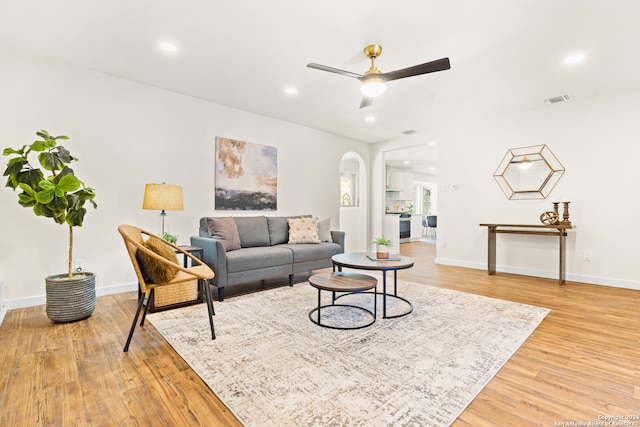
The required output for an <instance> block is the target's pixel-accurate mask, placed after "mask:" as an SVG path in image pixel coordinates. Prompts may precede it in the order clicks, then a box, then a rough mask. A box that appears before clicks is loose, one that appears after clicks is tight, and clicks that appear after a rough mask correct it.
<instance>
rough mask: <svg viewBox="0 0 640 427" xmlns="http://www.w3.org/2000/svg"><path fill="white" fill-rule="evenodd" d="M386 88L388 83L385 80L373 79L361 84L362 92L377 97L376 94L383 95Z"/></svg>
mask: <svg viewBox="0 0 640 427" xmlns="http://www.w3.org/2000/svg"><path fill="white" fill-rule="evenodd" d="M386 88H387V85H385V84H384V82H382V81H380V80H377V79H372V80H368V81H364V82H363V83H362V86H360V92H362V94H363V95H364V96H368V97H370V98H375V97H376V96H380V95H382V92H384V90H385V89H386Z"/></svg>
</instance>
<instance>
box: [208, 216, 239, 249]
mask: <svg viewBox="0 0 640 427" xmlns="http://www.w3.org/2000/svg"><path fill="white" fill-rule="evenodd" d="M207 224H208V226H209V235H210V236H211V237H213V238H214V239H217V240H220V242H221V243H222V245H223V246H224V249H225V251H227V252H229V251H234V250H236V249H240V235H239V234H238V226H237V225H236V222H235V221H234V220H233V218H232V217H230V216H229V217H226V218H207Z"/></svg>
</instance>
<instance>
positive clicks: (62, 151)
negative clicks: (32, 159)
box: [53, 146, 78, 163]
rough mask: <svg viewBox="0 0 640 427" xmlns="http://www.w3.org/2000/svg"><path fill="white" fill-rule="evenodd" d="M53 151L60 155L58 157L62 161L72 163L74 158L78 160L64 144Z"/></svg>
mask: <svg viewBox="0 0 640 427" xmlns="http://www.w3.org/2000/svg"><path fill="white" fill-rule="evenodd" d="M53 151H54V152H55V153H56V155H57V156H58V159H60V161H61V162H63V163H71V161H72V160H78V159H76V158H75V157H73V156H72V155H71V153H69V150H67V149H66V148H64V147H62V146H58V147H56V148H55V150H53Z"/></svg>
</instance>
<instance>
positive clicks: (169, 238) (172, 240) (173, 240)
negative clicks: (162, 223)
mask: <svg viewBox="0 0 640 427" xmlns="http://www.w3.org/2000/svg"><path fill="white" fill-rule="evenodd" d="M162 238H163V239H164V240H166V241H167V242H169V243H173V244H174V245H175V244H177V243H178V235H177V234H171V233H169V232H168V231H165V232H164V234H163V235H162Z"/></svg>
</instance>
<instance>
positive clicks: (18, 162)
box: [3, 157, 29, 176]
mask: <svg viewBox="0 0 640 427" xmlns="http://www.w3.org/2000/svg"><path fill="white" fill-rule="evenodd" d="M28 163H29V162H27V159H25V158H24V157H14V158H13V159H11V160H9V161H8V162H7V169H6V170H5V171H4V174H3V175H4V176H9V175H15V174H17V173H19V172H20V171H22V169H23V168H24V165H26V164H28Z"/></svg>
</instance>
